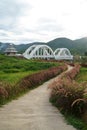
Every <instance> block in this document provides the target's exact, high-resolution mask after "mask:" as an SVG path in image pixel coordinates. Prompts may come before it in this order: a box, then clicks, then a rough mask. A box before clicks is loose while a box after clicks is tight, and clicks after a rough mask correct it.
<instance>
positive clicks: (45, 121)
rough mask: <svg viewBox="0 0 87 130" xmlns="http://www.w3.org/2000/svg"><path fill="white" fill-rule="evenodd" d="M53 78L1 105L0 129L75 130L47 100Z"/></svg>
mask: <svg viewBox="0 0 87 130" xmlns="http://www.w3.org/2000/svg"><path fill="white" fill-rule="evenodd" d="M70 69H71V68H70V67H69V69H68V71H69V70H70ZM56 78H59V76H57V77H56ZM54 79H55V78H53V79H51V80H49V81H48V82H46V83H44V84H43V85H41V86H40V87H38V88H36V89H34V90H32V91H30V92H29V93H27V94H26V95H24V96H23V97H21V98H19V99H18V100H14V101H12V102H10V103H8V104H7V105H4V106H3V107H1V108H0V130H75V128H73V127H72V126H70V125H68V124H67V123H66V121H65V120H64V118H63V116H62V115H61V114H60V112H59V111H58V109H57V108H56V107H54V106H52V105H51V103H50V102H49V94H50V90H49V89H48V84H49V83H51V82H52V81H53V80H54Z"/></svg>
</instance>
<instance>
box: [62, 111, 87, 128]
mask: <svg viewBox="0 0 87 130" xmlns="http://www.w3.org/2000/svg"><path fill="white" fill-rule="evenodd" d="M63 114H64V113H63ZM64 116H65V119H66V121H67V123H68V124H70V125H72V126H73V127H75V128H76V129H77V130H87V124H86V123H85V122H84V121H83V120H82V119H80V118H77V117H75V116H73V115H69V114H64Z"/></svg>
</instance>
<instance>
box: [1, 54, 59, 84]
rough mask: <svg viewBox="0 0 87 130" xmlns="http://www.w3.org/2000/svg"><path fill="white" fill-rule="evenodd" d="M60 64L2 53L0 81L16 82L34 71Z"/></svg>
mask: <svg viewBox="0 0 87 130" xmlns="http://www.w3.org/2000/svg"><path fill="white" fill-rule="evenodd" d="M53 66H58V63H53V62H41V61H37V60H26V59H21V58H16V57H8V56H4V55H0V81H2V82H6V83H10V84H13V85H14V84H15V83H17V82H18V81H19V80H20V79H21V78H23V77H25V76H27V75H30V74H32V73H36V72H39V71H41V70H44V69H48V68H50V67H53Z"/></svg>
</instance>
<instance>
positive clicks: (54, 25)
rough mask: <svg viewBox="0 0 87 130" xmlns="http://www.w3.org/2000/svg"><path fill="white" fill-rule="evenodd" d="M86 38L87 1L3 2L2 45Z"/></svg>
mask: <svg viewBox="0 0 87 130" xmlns="http://www.w3.org/2000/svg"><path fill="white" fill-rule="evenodd" d="M86 36H87V0H0V42H10V43H14V44H20V43H31V42H37V41H39V42H48V41H50V40H53V39H55V38H59V37H67V38H69V39H72V40H74V39H79V38H81V37H86Z"/></svg>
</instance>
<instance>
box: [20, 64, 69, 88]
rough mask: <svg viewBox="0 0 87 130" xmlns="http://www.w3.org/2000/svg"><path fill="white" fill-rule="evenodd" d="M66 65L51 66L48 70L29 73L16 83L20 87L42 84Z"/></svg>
mask: <svg viewBox="0 0 87 130" xmlns="http://www.w3.org/2000/svg"><path fill="white" fill-rule="evenodd" d="M66 68H67V66H66V65H65V66H59V67H53V68H50V69H48V70H44V71H41V72H39V73H36V74H33V75H29V76H27V77H25V78H23V79H22V80H21V82H19V83H18V85H19V86H20V87H22V88H24V87H26V88H33V87H35V86H37V85H40V84H42V83H43V82H45V81H47V80H49V79H50V78H52V77H55V76H57V75H58V74H60V73H61V72H63V71H64V70H66Z"/></svg>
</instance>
